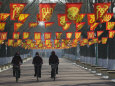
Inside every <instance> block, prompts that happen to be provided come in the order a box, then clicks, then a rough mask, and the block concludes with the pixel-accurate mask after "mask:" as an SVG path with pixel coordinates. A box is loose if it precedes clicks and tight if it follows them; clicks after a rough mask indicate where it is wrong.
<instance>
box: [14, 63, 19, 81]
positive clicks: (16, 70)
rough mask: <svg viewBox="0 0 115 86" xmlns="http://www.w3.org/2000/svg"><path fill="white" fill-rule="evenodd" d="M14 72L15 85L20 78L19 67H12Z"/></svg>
mask: <svg viewBox="0 0 115 86" xmlns="http://www.w3.org/2000/svg"><path fill="white" fill-rule="evenodd" d="M14 71H15V77H16V83H18V80H19V78H20V66H19V65H14Z"/></svg>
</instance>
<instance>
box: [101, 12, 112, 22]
mask: <svg viewBox="0 0 115 86" xmlns="http://www.w3.org/2000/svg"><path fill="white" fill-rule="evenodd" d="M112 17H113V13H106V14H105V15H104V16H103V17H102V19H101V23H104V22H109V21H110V20H111V18H112Z"/></svg>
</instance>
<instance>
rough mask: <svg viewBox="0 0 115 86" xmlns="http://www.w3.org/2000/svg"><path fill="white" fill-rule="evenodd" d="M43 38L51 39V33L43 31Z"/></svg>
mask: <svg viewBox="0 0 115 86" xmlns="http://www.w3.org/2000/svg"><path fill="white" fill-rule="evenodd" d="M44 39H45V40H49V39H51V33H50V32H45V33H44Z"/></svg>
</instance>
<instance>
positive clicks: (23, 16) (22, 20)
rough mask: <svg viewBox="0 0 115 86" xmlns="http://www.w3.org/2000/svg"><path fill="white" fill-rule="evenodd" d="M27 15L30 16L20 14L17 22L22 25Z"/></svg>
mask: <svg viewBox="0 0 115 86" xmlns="http://www.w3.org/2000/svg"><path fill="white" fill-rule="evenodd" d="M29 15H30V14H20V15H19V18H18V21H21V22H22V23H24V22H25V21H26V19H27V18H28V16H29Z"/></svg>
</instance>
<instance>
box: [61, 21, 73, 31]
mask: <svg viewBox="0 0 115 86" xmlns="http://www.w3.org/2000/svg"><path fill="white" fill-rule="evenodd" d="M70 25H71V22H67V23H66V24H65V25H64V26H62V28H63V31H65V30H68V29H69V28H70Z"/></svg>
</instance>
